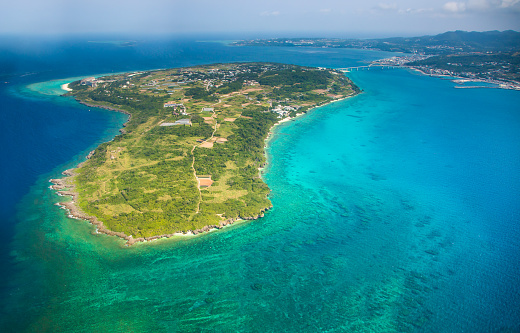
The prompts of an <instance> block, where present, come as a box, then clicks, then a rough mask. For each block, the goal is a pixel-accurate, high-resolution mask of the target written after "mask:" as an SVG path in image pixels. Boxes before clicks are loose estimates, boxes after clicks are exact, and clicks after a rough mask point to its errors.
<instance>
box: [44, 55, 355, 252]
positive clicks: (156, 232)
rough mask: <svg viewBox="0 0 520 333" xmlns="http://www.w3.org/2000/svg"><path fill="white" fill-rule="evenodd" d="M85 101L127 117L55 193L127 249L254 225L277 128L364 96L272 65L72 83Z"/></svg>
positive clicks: (309, 71)
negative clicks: (319, 108)
mask: <svg viewBox="0 0 520 333" xmlns="http://www.w3.org/2000/svg"><path fill="white" fill-rule="evenodd" d="M65 88H69V89H72V91H71V92H69V93H68V94H69V95H72V96H74V97H75V98H76V99H77V100H78V101H79V102H80V103H83V104H85V105H89V106H92V107H102V108H106V109H110V110H114V111H118V112H124V113H127V114H129V116H130V117H129V120H128V122H127V123H126V124H125V127H124V129H122V130H121V134H120V135H118V136H116V137H115V138H114V139H113V140H112V141H111V142H107V143H104V144H101V145H100V146H99V147H98V148H96V149H95V150H94V151H92V152H91V153H90V154H89V156H88V158H87V160H86V161H85V162H83V163H81V164H80V165H78V167H77V168H76V169H74V170H67V171H66V172H64V174H65V176H67V177H65V178H63V179H53V180H51V182H53V183H54V185H53V186H52V188H53V189H55V190H57V191H58V193H59V194H60V195H65V196H71V197H72V200H71V201H66V202H62V203H60V205H62V206H63V207H64V208H66V209H67V210H69V212H70V216H71V217H74V218H78V219H83V220H87V221H89V222H91V223H92V224H94V225H96V227H97V230H96V232H100V233H105V234H108V235H115V236H118V237H121V238H123V239H125V240H127V244H128V245H131V244H134V243H135V242H139V241H148V240H153V239H158V238H163V237H171V236H175V235H196V234H199V233H202V232H208V231H211V230H214V229H220V228H223V227H224V226H226V225H229V224H232V223H234V222H235V221H237V220H251V219H257V218H259V217H262V216H263V215H264V212H265V211H266V210H268V209H269V208H270V207H271V206H272V204H271V202H270V201H269V199H268V194H269V191H270V190H269V188H268V186H267V185H266V184H265V183H264V182H263V180H262V179H261V177H260V175H259V174H258V169H259V168H262V167H263V166H265V163H266V158H265V151H264V147H265V140H266V139H267V137H268V135H269V133H270V130H271V129H272V127H273V126H274V125H276V124H277V123H280V122H281V121H282V122H283V121H286V120H287V119H291V118H294V117H296V116H297V115H302V114H305V113H306V112H308V111H309V110H311V109H312V108H315V107H317V106H322V105H325V104H328V103H331V102H334V101H337V100H341V99H344V98H347V97H350V96H353V95H355V94H357V93H359V89H358V88H357V87H356V86H355V85H354V84H353V83H352V82H351V81H350V80H349V79H348V78H347V77H345V76H344V75H343V74H342V73H341V72H339V71H335V70H328V69H316V68H309V67H300V66H294V65H284V64H272V63H239V64H218V65H210V66H197V67H191V68H177V69H167V70H155V71H145V72H133V73H124V74H117V75H112V76H106V77H100V78H86V79H83V80H80V81H75V82H72V83H70V84H69V85H68V87H65Z"/></svg>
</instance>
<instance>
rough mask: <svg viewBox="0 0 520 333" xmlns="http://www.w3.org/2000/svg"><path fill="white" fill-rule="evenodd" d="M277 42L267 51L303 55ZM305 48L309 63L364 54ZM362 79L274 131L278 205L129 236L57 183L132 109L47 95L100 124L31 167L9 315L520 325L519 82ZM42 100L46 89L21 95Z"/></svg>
mask: <svg viewBox="0 0 520 333" xmlns="http://www.w3.org/2000/svg"><path fill="white" fill-rule="evenodd" d="M204 44H206V43H204ZM105 47H108V46H105ZM219 50H220V49H217V51H218V52H221V51H219ZM317 51H320V50H317ZM118 52H119V51H118ZM218 52H217V53H218ZM247 52H249V51H247ZM247 52H246V53H247ZM269 52H271V53H270V54H267V55H266V54H262V57H264V58H269V57H273V58H276V57H281V55H282V54H283V55H285V56H286V57H288V56H287V54H289V52H288V51H285V50H282V51H276V49H273V50H269ZM276 52H279V53H276ZM291 52H292V53H295V54H297V55H298V56H295V58H294V59H293V60H294V62H296V63H309V64H310V63H315V64H316V65H318V64H321V65H322V66H327V64H329V66H330V64H338V67H344V66H347V65H348V64H349V61H351V63H354V62H355V61H356V60H353V58H351V60H342V63H341V65H339V64H340V60H339V57H338V55H337V54H334V53H332V54H328V55H327V54H325V55H323V54H320V55H319V58H316V55H315V54H313V53H310V55H309V53H302V52H293V51H291ZM246 55H247V56H250V57H252V56H251V55H250V54H248V53H247V54H246ZM246 55H242V56H243V57H245V56H246ZM274 55H276V56H274ZM308 56H310V57H311V58H306V57H308ZM343 56H345V55H343ZM302 57H303V58H302ZM251 59H254V57H252V58H251ZM286 60H290V58H287V59H286ZM116 70H117V68H116ZM101 71H102V69H100V70H99V71H98V72H101ZM349 76H350V77H351V78H352V79H353V80H354V81H355V82H356V83H357V84H358V85H359V86H360V87H361V88H362V89H364V93H363V94H361V95H359V96H357V97H354V98H351V99H349V100H345V101H341V102H338V103H335V104H331V105H328V106H325V107H322V108H319V109H315V110H314V111H312V112H311V113H309V114H307V115H306V116H303V117H300V118H298V119H297V120H295V121H291V122H288V123H285V124H283V125H281V126H279V127H277V128H275V130H274V135H273V137H272V139H271V140H270V141H269V145H268V149H267V151H268V157H269V164H268V167H267V168H266V169H265V171H264V175H263V177H264V179H265V181H266V182H267V183H268V184H269V186H270V188H271V189H272V193H271V195H270V198H271V200H272V202H273V205H274V207H273V209H272V210H270V211H269V212H268V213H267V214H266V216H265V218H262V219H259V220H256V221H252V222H247V223H240V224H237V225H233V226H231V227H229V228H225V229H224V230H221V231H218V232H213V233H210V234H205V235H202V236H197V237H180V238H177V239H170V240H160V241H156V242H151V243H143V244H138V245H136V246H133V247H130V248H128V247H124V246H123V242H122V241H120V240H117V239H115V238H113V237H108V236H104V235H98V234H92V232H93V231H94V229H93V227H92V226H90V225H89V224H87V223H85V222H82V221H78V220H72V219H68V218H67V217H66V212H65V211H63V210H61V209H59V208H58V207H57V206H55V205H53V203H56V202H57V201H59V200H60V198H59V197H57V196H56V195H55V194H53V192H52V191H51V190H49V189H48V186H49V185H50V184H49V183H48V179H49V178H53V177H58V176H59V174H60V172H61V171H63V170H64V169H66V168H68V167H71V166H74V165H76V164H77V163H78V162H80V161H81V160H83V158H84V156H85V154H86V153H88V151H89V149H91V147H92V146H95V145H96V144H97V143H98V142H102V141H103V140H106V139H107V138H110V137H111V136H113V135H115V134H116V133H117V129H118V128H119V126H120V124H121V123H122V122H123V121H124V120H125V116H124V115H121V114H118V113H112V112H109V111H106V110H97V109H92V110H91V111H90V112H89V111H88V108H83V107H78V106H77V105H74V106H72V104H70V105H69V108H67V107H66V106H64V105H63V104H56V102H57V101H59V102H58V103H68V102H66V100H64V99H63V98H61V99H60V98H58V97H52V96H51V95H49V96H47V97H45V98H48V99H50V100H47V101H46V102H43V101H39V102H38V101H31V102H25V103H31V104H30V105H31V106H34V105H35V104H34V103H42V104H41V105H42V106H47V107H50V105H53V113H54V112H56V113H57V115H58V116H56V119H58V120H59V119H62V118H64V116H63V115H62V113H60V112H63V113H68V115H69V117H70V119H68V121H70V122H72V121H76V116H77V117H79V118H78V119H79V124H81V123H83V124H84V123H85V121H87V120H88V121H91V122H92V123H93V124H97V125H96V126H100V128H103V132H102V133H103V134H100V132H96V133H97V135H96V133H92V137H85V138H84V140H85V143H88V144H87V145H85V146H81V145H80V144H77V145H76V144H75V143H74V145H73V147H71V149H72V148H73V149H76V151H75V153H73V154H72V155H71V156H74V157H68V159H67V160H66V161H63V162H61V163H60V164H55V165H54V167H53V168H52V169H51V170H48V171H47V170H43V171H42V170H38V171H35V173H37V172H39V174H38V176H37V178H36V177H35V178H36V182H35V183H34V184H33V185H32V186H31V188H30V190H29V191H28V194H27V195H25V196H24V197H23V199H21V201H20V202H19V203H18V205H17V215H16V221H17V223H16V230H15V232H14V236H13V241H12V244H11V245H10V247H9V250H10V253H11V256H12V258H13V260H14V264H13V267H14V268H13V269H12V270H13V272H12V274H11V278H10V280H9V284H8V285H7V286H8V287H7V289H6V294H8V297H6V298H4V300H3V306H4V309H5V310H4V312H3V313H4V314H6V315H2V318H1V319H2V320H1V321H0V323H1V325H2V326H1V327H3V328H5V329H4V330H7V331H24V330H26V331H35V330H38V331H78V332H81V331H107V332H121V331H131V330H133V331H151V330H157V331H161V332H162V331H164V332H177V331H178V332H199V331H216V332H220V331H247V332H279V331H289V332H317V331H334V332H374V331H375V332H459V331H460V332H462V331H467V332H468V331H469V332H490V331H491V332H492V331H500V330H504V331H507V329H509V330H510V331H515V330H518V329H519V328H520V321H519V319H518V318H520V311H519V310H518V306H517V305H518V304H520V295H519V294H520V287H519V286H520V284H519V281H518V279H519V278H518V274H517V272H518V271H519V270H520V252H519V251H518V249H519V245H520V230H519V226H518V221H519V215H520V202H519V201H520V199H519V196H518V194H519V193H520V178H519V173H518V170H519V169H520V158H519V156H518V154H517V152H518V151H520V138H519V137H520V115H519V113H518V110H517V105H520V104H519V102H520V94H519V93H518V92H512V91H503V90H497V89H454V88H453V86H454V85H455V84H453V83H451V82H449V81H445V80H440V79H432V78H428V77H424V76H420V75H418V74H416V73H412V72H408V71H405V70H376V71H374V70H370V71H364V72H362V71H360V72H355V73H351V74H349ZM59 83H61V82H57V83H56V82H54V83H53V84H54V86H55V85H56V84H59ZM45 87H46V88H45ZM40 89H43V90H45V91H52V89H53V88H52V86H51V85H47V86H45V85H44V86H43V88H42V87H40ZM17 92H18V94H19V95H23V94H24V93H23V91H22V90H17ZM29 95H30V96H33V97H32V98H36V97H34V96H35V95H31V94H30V93H28V94H26V95H25V97H24V100H29V97H28V96H29ZM53 98H54V100H52V99H53ZM56 98H58V99H56ZM36 105H38V104H36ZM36 109H38V108H36ZM59 115H61V118H60V117H59ZM53 116H55V115H54V114H53ZM82 117H85V118H82ZM90 117H92V118H90ZM97 117H99V118H97ZM110 117H113V118H110ZM69 126H72V125H69ZM93 126H94V125H93ZM83 127H84V126H83ZM73 128H74V131H73V132H77V131H79V130H81V128H82V127H81V126H79V125H78V126H77V128H76V127H73ZM35 135H36V134H35ZM38 137H39V138H41V136H38ZM67 138H68V137H67ZM59 139H60V138H58V140H57V141H59ZM70 140H73V139H70ZM78 142H79V143H81V142H82V140H80V141H78ZM71 144H72V143H71ZM65 151H66V150H65ZM42 155H43V156H46V159H45V160H47V159H49V160H52V159H53V158H55V157H53V156H47V155H48V154H42ZM63 155H66V154H63ZM13 156H14V155H13ZM60 156H61V155H60ZM49 163H50V162H49ZM22 318H23V320H21V319H22Z"/></svg>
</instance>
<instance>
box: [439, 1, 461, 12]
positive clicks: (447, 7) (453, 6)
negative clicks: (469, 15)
mask: <svg viewBox="0 0 520 333" xmlns="http://www.w3.org/2000/svg"><path fill="white" fill-rule="evenodd" d="M442 9H443V10H444V11H446V12H449V13H463V12H465V11H466V3H464V2H446V3H445V4H444V5H443V6H442Z"/></svg>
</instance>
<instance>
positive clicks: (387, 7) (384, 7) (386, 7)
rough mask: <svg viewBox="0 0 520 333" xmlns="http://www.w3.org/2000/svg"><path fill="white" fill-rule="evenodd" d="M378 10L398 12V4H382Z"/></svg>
mask: <svg viewBox="0 0 520 333" xmlns="http://www.w3.org/2000/svg"><path fill="white" fill-rule="evenodd" d="M377 9H380V10H397V4H395V3H384V2H380V3H379V4H377Z"/></svg>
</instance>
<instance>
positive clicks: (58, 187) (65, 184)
mask: <svg viewBox="0 0 520 333" xmlns="http://www.w3.org/2000/svg"><path fill="white" fill-rule="evenodd" d="M78 167H81V164H79V165H78ZM74 170H75V169H69V170H65V171H63V172H62V174H63V175H64V176H65V177H64V178H60V179H50V180H49V181H50V182H51V183H53V185H52V186H51V187H50V188H51V189H53V190H55V191H57V194H58V195H59V196H70V197H72V200H71V201H63V202H59V203H58V205H59V206H60V207H62V208H64V209H66V210H68V211H69V217H70V218H75V219H80V220H85V221H88V222H90V223H92V224H93V225H95V226H96V233H102V234H106V235H109V236H117V237H119V238H122V239H125V240H126V241H127V242H126V244H125V245H128V246H130V245H133V244H135V243H138V242H148V241H152V240H156V239H161V238H170V237H173V236H188V235H198V234H201V233H205V232H210V231H212V230H218V229H222V228H224V227H225V226H227V225H231V224H233V223H235V222H236V221H240V220H256V219H258V218H260V217H264V212H265V211H266V210H268V209H269V208H266V209H265V210H264V211H262V213H261V214H259V215H257V216H254V217H238V218H230V219H227V220H225V221H221V222H220V223H219V224H218V225H215V224H212V225H207V226H204V227H203V228H201V229H195V230H187V231H177V232H174V233H170V234H164V235H157V236H151V237H139V238H134V237H132V236H131V235H130V236H129V235H126V234H125V233H123V232H116V231H112V230H109V229H108V228H107V227H106V226H105V225H104V224H103V222H102V221H100V220H99V219H98V218H97V217H95V216H90V215H87V214H85V213H84V212H83V211H82V210H81V209H80V208H79V207H78V206H77V205H76V202H77V201H78V193H77V192H76V191H74V184H72V182H71V180H72V177H74V176H75V175H76V174H75V172H74Z"/></svg>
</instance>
